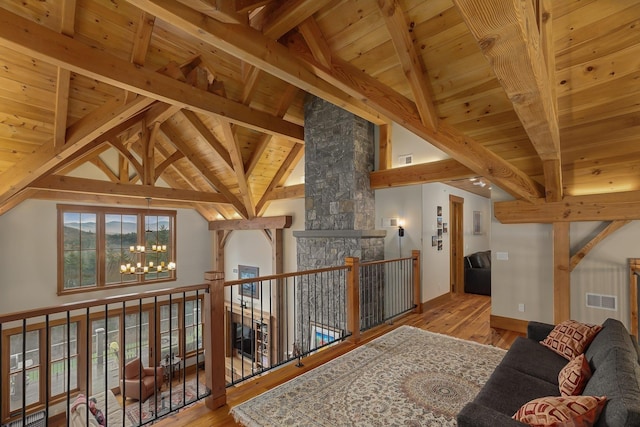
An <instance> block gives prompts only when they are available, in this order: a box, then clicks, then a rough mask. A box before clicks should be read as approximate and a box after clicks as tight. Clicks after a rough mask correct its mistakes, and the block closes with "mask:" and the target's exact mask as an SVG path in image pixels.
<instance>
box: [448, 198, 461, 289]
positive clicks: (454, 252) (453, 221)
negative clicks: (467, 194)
mask: <svg viewBox="0 0 640 427" xmlns="http://www.w3.org/2000/svg"><path fill="white" fill-rule="evenodd" d="M463 207H464V199H463V198H462V197H458V196H453V195H450V196H449V247H450V248H451V259H450V262H449V265H450V270H451V272H450V275H449V277H451V289H450V290H451V292H456V293H464V263H463V260H464V232H463V231H464V229H463V224H464V222H463V219H464V216H463V213H464V210H463Z"/></svg>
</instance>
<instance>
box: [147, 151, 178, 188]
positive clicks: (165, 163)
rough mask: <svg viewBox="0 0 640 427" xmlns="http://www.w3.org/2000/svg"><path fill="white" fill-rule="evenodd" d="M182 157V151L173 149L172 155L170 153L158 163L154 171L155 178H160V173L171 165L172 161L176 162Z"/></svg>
mask: <svg viewBox="0 0 640 427" xmlns="http://www.w3.org/2000/svg"><path fill="white" fill-rule="evenodd" d="M182 158H184V154H183V153H182V151H175V152H174V153H173V154H172V155H170V156H169V157H167V158H165V159H164V160H163V161H162V163H160V164H159V165H158V167H157V168H156V172H155V180H154V181H157V180H158V178H160V177H161V176H162V173H163V172H164V171H165V170H166V169H167V168H168V167H169V166H171V165H172V164H173V163H175V162H177V161H178V160H180V159H182Z"/></svg>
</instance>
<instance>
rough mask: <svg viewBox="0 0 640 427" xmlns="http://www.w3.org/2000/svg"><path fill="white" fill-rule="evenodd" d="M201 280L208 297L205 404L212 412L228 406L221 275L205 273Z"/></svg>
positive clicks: (205, 339) (205, 299) (212, 272)
mask: <svg viewBox="0 0 640 427" xmlns="http://www.w3.org/2000/svg"><path fill="white" fill-rule="evenodd" d="M204 278H205V280H207V281H208V282H209V294H208V295H205V298H204V319H203V320H204V336H203V338H204V354H205V357H204V371H205V375H206V385H207V387H208V388H209V389H210V390H211V394H210V395H209V396H208V397H207V398H206V399H205V404H206V405H207V408H209V409H212V410H213V409H216V408H219V407H221V406H224V405H225V404H226V403H227V394H226V383H225V378H224V368H225V355H224V349H225V345H224V273H223V272H220V271H207V272H205V274H204Z"/></svg>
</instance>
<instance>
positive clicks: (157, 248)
mask: <svg viewBox="0 0 640 427" xmlns="http://www.w3.org/2000/svg"><path fill="white" fill-rule="evenodd" d="M146 251H147V248H146V247H144V246H142V245H138V246H129V252H131V253H132V254H143V253H145V252H146ZM151 251H152V252H158V253H160V252H166V251H167V245H151ZM175 269H176V263H175V262H169V263H168V264H166V265H165V263H164V261H162V262H160V264H159V265H156V266H154V265H153V261H149V264H148V265H142V263H141V262H138V263H136V265H131V264H130V263H127V264H122V265H121V266H120V273H122V274H146V273H149V272H150V271H151V272H153V271H156V272H158V273H162V272H164V271H173V270H175Z"/></svg>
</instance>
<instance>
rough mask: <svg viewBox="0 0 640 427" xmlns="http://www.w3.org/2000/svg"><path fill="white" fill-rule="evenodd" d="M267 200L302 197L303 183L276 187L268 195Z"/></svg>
mask: <svg viewBox="0 0 640 427" xmlns="http://www.w3.org/2000/svg"><path fill="white" fill-rule="evenodd" d="M269 197H270V198H269V200H270V201H274V200H286V199H300V198H303V197H304V184H297V185H289V186H287V187H276V188H274V189H273V191H272V192H271V194H270V195H269Z"/></svg>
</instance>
